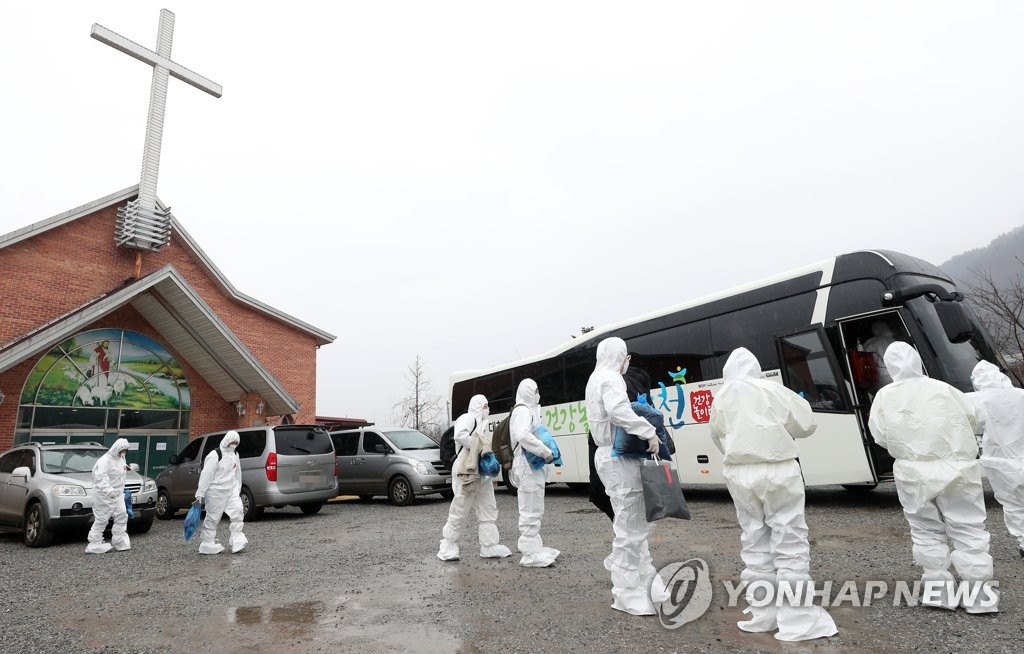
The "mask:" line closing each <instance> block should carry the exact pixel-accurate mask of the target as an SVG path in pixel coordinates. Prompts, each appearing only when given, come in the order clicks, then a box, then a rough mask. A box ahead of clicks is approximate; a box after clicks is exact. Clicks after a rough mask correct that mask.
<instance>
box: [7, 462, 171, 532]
mask: <svg viewBox="0 0 1024 654" xmlns="http://www.w3.org/2000/svg"><path fill="white" fill-rule="evenodd" d="M107 450H108V448H106V447H104V446H102V445H100V444H99V443H78V444H72V445H42V444H40V443H25V444H23V445H18V446H17V447H14V448H12V449H10V450H7V451H6V452H4V453H3V454H0V528H5V529H15V530H18V531H22V532H24V540H25V544H26V545H28V546H29V547H46V546H47V545H49V544H50V543H51V542H52V541H53V537H54V535H55V533H56V532H57V531H58V530H63V529H69V528H75V527H79V528H85V527H88V526H89V525H90V524H92V497H91V495H90V493H89V491H91V490H92V467H93V466H94V465H95V464H96V461H97V459H99V458H100V457H101V456H103V455H104V454H106V453H107ZM138 469H139V466H138V465H137V464H134V463H133V464H131V470H130V471H129V472H128V475H127V478H126V480H125V485H124V486H125V488H127V489H129V490H131V492H132V507H133V509H132V510H133V512H134V513H135V517H134V518H129V520H128V529H129V531H131V532H133V533H138V534H144V533H146V532H147V531H149V528H150V527H152V526H153V517H154V516H155V515H156V498H157V493H156V482H155V481H153V480H152V479H150V478H149V477H143V476H142V475H140V474H139V473H138Z"/></svg>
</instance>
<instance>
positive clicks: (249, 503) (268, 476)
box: [156, 425, 338, 522]
mask: <svg viewBox="0 0 1024 654" xmlns="http://www.w3.org/2000/svg"><path fill="white" fill-rule="evenodd" d="M235 431H237V432H238V437H239V442H238V450H237V451H238V458H239V460H240V461H241V464H242V492H241V497H242V508H243V509H244V510H245V517H244V519H245V520H246V521H247V522H248V521H251V520H255V519H257V518H259V516H260V515H261V514H262V513H263V509H265V508H266V507H268V506H272V507H274V508H281V507H283V506H298V507H299V508H300V509H302V512H303V513H306V514H313V513H316V512H317V511H319V510H320V507H322V506H323V504H324V502H326V501H327V500H329V499H332V498H333V497H335V496H337V494H338V492H337V486H338V463H337V460H336V459H335V457H334V444H333V443H332V441H331V437H330V435H329V434H328V433H327V430H326V429H324V428H323V427H321V426H319V425H280V426H278V427H252V428H249V429H236V430H235ZM226 433H227V431H218V432H213V433H210V434H204V435H202V436H200V437H199V438H197V439H195V440H194V441H192V442H191V443H189V444H188V445H186V446H185V448H184V449H183V450H181V452H179V453H178V454H176V455H174V456H172V457H171V458H170V460H169V463H170V465H169V466H168V467H167V468H165V469H164V470H163V471H162V472H161V473H160V474H159V475H157V478H156V486H157V500H156V517H157V518H159V519H161V520H167V519H169V518H171V516H173V515H174V514H175V512H177V510H178V509H185V508H188V507H189V506H190V505H191V504H192V502H193V501H194V500H195V494H196V489H197V488H198V487H199V473H200V472H202V470H203V461H204V460H205V459H206V455H207V454H209V453H210V452H212V451H213V450H214V449H215V448H217V447H219V446H220V441H221V439H223V438H224V434H226Z"/></svg>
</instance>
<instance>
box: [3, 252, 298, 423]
mask: <svg viewBox="0 0 1024 654" xmlns="http://www.w3.org/2000/svg"><path fill="white" fill-rule="evenodd" d="M125 305H131V306H132V307H133V308H134V309H135V310H136V311H138V312H139V313H140V314H141V315H142V317H143V318H145V319H146V321H148V322H149V324H150V325H152V326H153V328H154V329H156V330H157V332H158V333H159V334H160V336H161V337H162V338H163V339H164V340H165V341H166V343H167V344H168V345H170V346H171V347H172V348H174V349H175V350H176V351H177V352H178V354H179V355H180V356H181V357H183V358H184V360H186V361H188V363H189V365H190V366H192V368H194V369H195V370H196V372H198V373H199V375H200V376H202V377H203V379H204V380H205V381H206V382H207V383H208V384H209V385H210V386H211V387H212V388H213V389H214V390H215V391H216V392H217V394H219V395H220V396H221V397H222V398H224V400H225V401H226V402H235V401H236V400H237V399H238V398H239V397H240V396H241V395H243V394H245V393H253V392H255V393H259V395H260V396H261V397H262V398H263V401H264V402H265V403H266V405H267V414H268V415H285V414H290V413H296V412H298V410H299V406H298V403H297V402H296V401H295V399H294V398H293V397H292V396H291V395H290V394H289V393H288V391H286V390H285V388H284V386H283V385H282V384H281V383H280V382H279V381H277V379H275V378H274V376H273V375H271V374H270V372H269V371H268V370H267V369H266V368H264V367H263V365H261V364H260V362H259V361H258V360H257V359H256V357H255V356H253V354H252V353H251V352H250V351H249V349H248V348H247V347H246V346H245V344H244V343H242V341H241V339H239V338H238V337H237V336H235V334H234V333H233V332H232V331H231V329H230V328H229V327H228V326H227V325H226V324H225V323H224V322H223V321H222V320H221V319H220V318H219V317H218V316H217V314H216V312H215V311H214V310H213V309H212V308H210V306H209V305H208V304H206V302H205V301H204V300H203V298H202V297H201V296H200V295H199V293H198V292H196V290H195V289H194V288H192V287H191V286H190V285H189V284H188V282H187V281H185V278H184V277H183V276H182V275H181V273H179V272H178V271H177V270H176V269H175V268H174V266H171V265H167V266H164V267H163V268H161V269H160V270H158V271H156V272H154V273H152V274H150V275H147V276H145V277H143V278H142V279H139V280H137V281H135V282H133V283H131V284H129V285H127V286H124V287H121V288H119V289H118V290H116V291H113V292H111V293H109V294H107V295H105V296H103V297H102V298H100V299H98V300H94V301H92V302H89V303H88V304H86V305H84V306H82V307H79V308H78V309H76V310H75V311H73V312H70V313H68V314H65V315H64V316H61V317H60V318H58V319H57V320H54V321H53V322H51V323H49V324H47V325H44V326H43V327H40V328H39V329H37V330H36V331H34V332H32V333H31V334H28V335H26V336H24V337H22V338H21V339H19V340H17V341H14V342H12V343H10V344H8V345H7V346H5V347H3V348H2V349H0V373H3V372H6V371H7V370H10V369H11V368H13V367H14V366H16V365H18V364H19V363H21V362H23V361H26V360H29V359H32V358H35V357H38V356H40V355H42V354H43V353H45V352H47V351H49V350H50V349H51V348H52V347H54V346H55V345H57V344H58V343H60V342H61V341H63V340H64V339H66V338H68V337H69V336H72V335H74V334H77V333H78V332H80V331H82V330H84V329H85V328H86V327H88V326H89V325H90V324H92V323H94V322H95V321H97V320H99V319H100V318H102V317H103V316H105V315H107V314H109V313H111V312H113V311H115V310H116V309H119V308H121V307H123V306H125Z"/></svg>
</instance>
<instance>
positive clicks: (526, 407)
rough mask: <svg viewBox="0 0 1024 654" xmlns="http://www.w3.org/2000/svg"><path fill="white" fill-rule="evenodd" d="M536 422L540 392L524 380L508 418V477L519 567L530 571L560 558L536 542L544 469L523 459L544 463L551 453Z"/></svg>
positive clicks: (531, 382) (538, 539) (541, 508)
mask: <svg viewBox="0 0 1024 654" xmlns="http://www.w3.org/2000/svg"><path fill="white" fill-rule="evenodd" d="M543 424H544V423H542V422H541V419H540V390H539V389H538V388H537V382H535V381H533V380H532V379H524V380H523V381H521V382H519V388H518V389H516V406H514V407H513V408H512V414H511V416H510V417H509V422H508V427H509V429H508V431H509V442H510V443H511V444H512V451H513V452H515V455H514V457H513V459H512V469H511V470H510V471H509V475H510V477H511V479H512V483H513V484H515V485H516V486H517V487H518V488H519V491H518V498H519V542H518V548H519V551H520V552H521V553H522V555H523V557H522V558H521V559H519V564H520V565H524V566H527V567H530V568H546V567H547V566H549V565H551V564H552V563H554V562H555V559H557V558H558V555H559V554H561V552H559V551H558V550H556V549H555V548H553V547H544V543H543V541H541V538H540V524H541V521H542V520H543V518H544V485H545V484H546V483H547V466H544V467H542V468H540V469H539V470H534V469H533V468H531V467H530V462H529V461H528V460H527V459H526V452H530V453H531V454H534V455H536V456H539V457H541V458H542V459H544V460H545V461H547V462H548V463H551V461H552V460H553V458H554V452H552V451H551V448H549V447H548V446H547V445H545V444H544V443H542V442H541V440H540V439H539V438H537V436H536V434H534V433H533V430H534V429H535V428H536V427H538V426H540V425H543Z"/></svg>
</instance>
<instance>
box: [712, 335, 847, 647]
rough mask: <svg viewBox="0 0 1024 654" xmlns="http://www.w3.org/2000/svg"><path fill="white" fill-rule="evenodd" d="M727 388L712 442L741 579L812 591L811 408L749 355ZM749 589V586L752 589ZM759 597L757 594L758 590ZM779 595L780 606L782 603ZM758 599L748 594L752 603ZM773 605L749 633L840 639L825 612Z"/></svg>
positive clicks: (761, 611)
mask: <svg viewBox="0 0 1024 654" xmlns="http://www.w3.org/2000/svg"><path fill="white" fill-rule="evenodd" d="M722 374H723V377H724V381H725V383H724V385H723V386H722V388H721V389H720V390H719V391H718V392H717V393H716V394H715V398H714V401H713V403H712V404H711V438H712V440H713V441H714V443H715V445H716V446H718V449H719V450H721V451H722V453H723V454H724V455H725V458H724V465H723V467H722V474H723V475H724V477H725V482H726V485H727V486H728V487H729V494H730V495H731V496H732V501H733V504H735V505H736V518H737V520H738V521H739V523H740V529H741V530H742V534H741V535H740V542H741V546H742V548H741V551H740V557H741V558H742V559H743V564H744V566H745V568H744V570H743V572H742V573H740V579H741V580H743V581H745V582H747V583H748V585H749V584H754V583H755V582H768V583H769V584H771V585H772V586H774V587H776V588H778V587H779V585H780V584H782V583H786V584H788V585H789V587H790V588H792V589H794V590H799V591H802V592H804V593H807V592H809V591H810V590H811V589H810V582H811V576H810V567H811V556H810V543H809V542H808V540H807V522H806V520H804V480H803V476H802V475H801V473H800V464H799V463H798V462H797V457H798V456H799V450H798V449H797V447H796V442H795V441H794V440H793V439H794V438H805V437H807V436H810V435H811V434H813V433H814V430H815V427H816V425H815V423H814V414H813V413H812V412H811V406H810V405H809V404H808V403H807V400H805V399H803V398H802V397H800V396H799V395H797V394H796V393H794V392H793V391H791V390H789V389H788V388H786V387H785V386H783V385H782V384H779V383H777V382H772V381H768V380H766V379H762V378H761V366H760V364H759V363H758V362H757V359H756V358H755V357H754V355H753V354H751V352H750V351H749V350H747V349H746V348H742V347H741V348H737V349H736V350H733V352H732V354H730V355H729V358H728V359H727V360H726V362H725V366H724V367H723V370H722ZM748 587H749V586H748ZM751 590H752V589H751ZM778 598H779V594H778V593H776V595H775V597H773V600H777V599H778ZM753 599H754V596H753V593H752V592H751V591H748V594H747V600H748V601H751V600H753ZM800 604H801V603H800V602H789V601H787V602H778V601H772V602H771V603H769V604H767V605H766V606H761V607H757V606H753V605H751V606H750V607H749V608H747V609H746V611H745V612H746V613H749V614H750V616H751V619H750V620H746V621H742V622H739V623H737V626H738V627H739V628H740V629H742V630H744V631H751V632H767V631H773V630H775V629H776V628H778V630H779V631H778V633H777V634H775V638H776V639H778V640H785V641H795V640H808V639H811V638H822V637H826V636H833V635H835V634H836V624H835V622H833V620H832V617H831V616H830V615H829V614H828V612H827V611H825V609H823V608H821V607H820V606H814V605H811V606H801V605H800Z"/></svg>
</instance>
